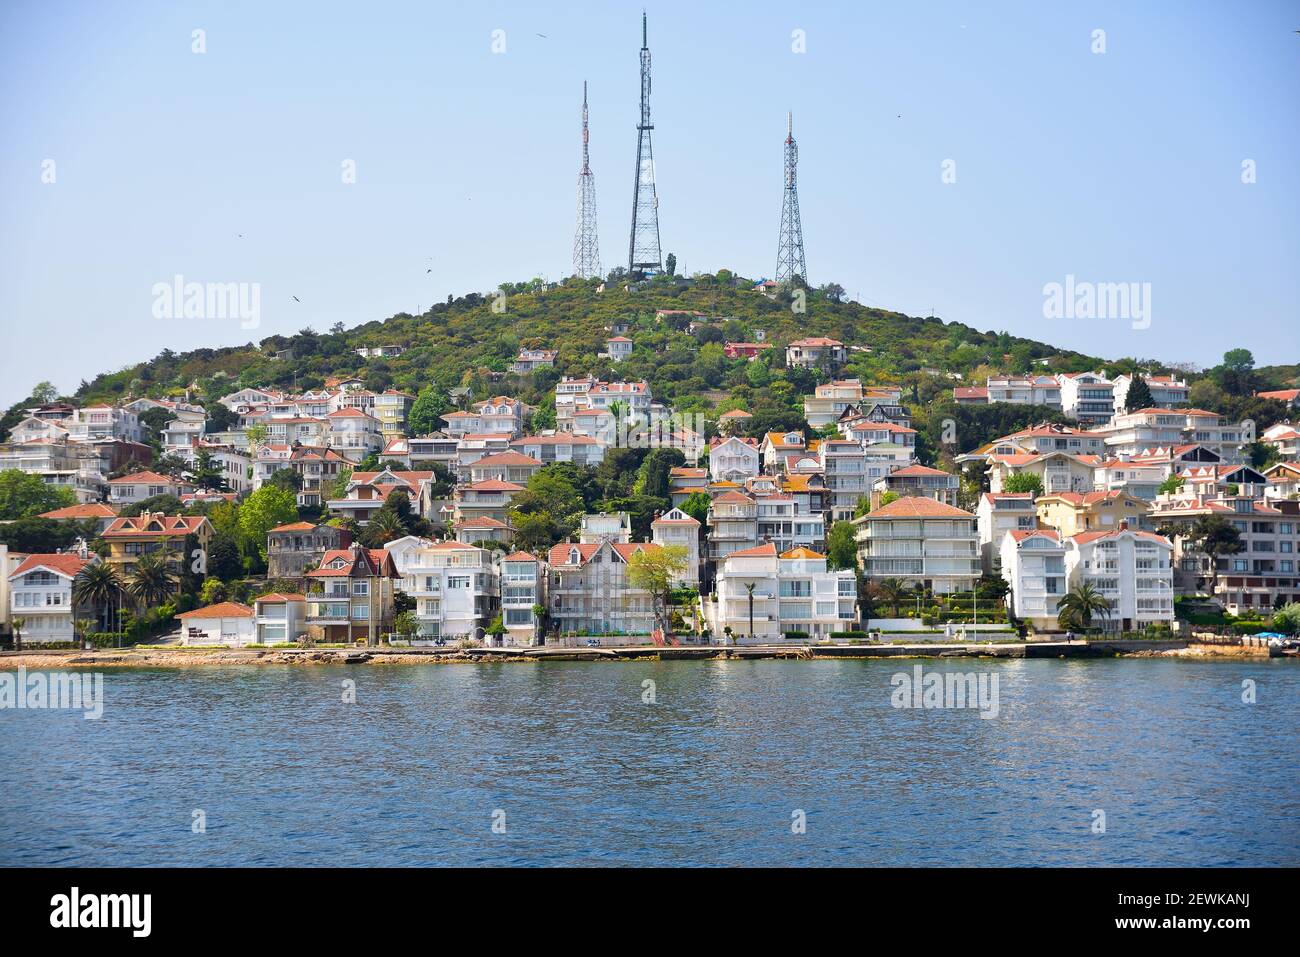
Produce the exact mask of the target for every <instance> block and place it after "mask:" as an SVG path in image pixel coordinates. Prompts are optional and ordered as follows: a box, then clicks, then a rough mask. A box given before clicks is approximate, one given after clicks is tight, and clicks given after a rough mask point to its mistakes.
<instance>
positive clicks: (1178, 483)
mask: <svg viewBox="0 0 1300 957" xmlns="http://www.w3.org/2000/svg"><path fill="white" fill-rule="evenodd" d="M1186 484H1187V480H1186V479H1183V478H1180V477H1179V476H1177V475H1171V476H1169V478H1167V479H1165V480H1164V481H1163V482H1161V483H1160V488H1158V489H1157V490H1156V491H1157V492H1159V493H1160V494H1161V495H1176V494H1178V492H1180V491H1182V488H1183V486H1184V485H1186Z"/></svg>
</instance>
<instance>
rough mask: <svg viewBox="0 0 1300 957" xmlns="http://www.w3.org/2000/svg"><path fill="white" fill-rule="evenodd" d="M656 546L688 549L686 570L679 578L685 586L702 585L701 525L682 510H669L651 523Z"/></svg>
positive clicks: (651, 536) (651, 534)
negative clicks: (674, 546) (673, 546)
mask: <svg viewBox="0 0 1300 957" xmlns="http://www.w3.org/2000/svg"><path fill="white" fill-rule="evenodd" d="M650 538H651V540H652V541H653V542H654V543H655V544H656V545H681V546H683V547H684V548H685V549H686V570H685V571H684V572H683V573H682V574H681V576H680V577H679V578H678V582H679V583H681V584H685V585H698V584H699V583H700V523H699V520H698V519H696V518H693V517H692V516H690V515H687V514H686V513H685V512H683V511H682V510H681V509H680V508H673V509H669V510H668V511H667V512H664V514H662V515H660V516H658V517H656V518H655V519H654V521H652V522H651V523H650Z"/></svg>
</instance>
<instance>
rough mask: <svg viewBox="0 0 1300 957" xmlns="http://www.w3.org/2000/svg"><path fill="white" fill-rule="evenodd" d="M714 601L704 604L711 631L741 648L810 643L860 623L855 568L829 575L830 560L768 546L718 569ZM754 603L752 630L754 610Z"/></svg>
mask: <svg viewBox="0 0 1300 957" xmlns="http://www.w3.org/2000/svg"><path fill="white" fill-rule="evenodd" d="M715 594H716V600H714V601H709V602H708V603H706V606H705V610H706V612H707V613H709V615H710V628H711V629H712V631H713V633H714V635H715V636H717V637H719V638H721V637H722V636H723V635H725V634H727V632H728V629H730V634H731V636H732V638H733V640H734V641H736V643H737V644H759V643H763V642H772V641H781V640H782V639H783V638H784V636H786V635H789V634H798V635H806V636H807V637H809V638H811V639H818V638H825V637H828V636H829V635H830V634H831V633H832V632H837V631H852V630H853V629H854V626H855V625H856V623H857V619H858V614H857V578H856V575H855V574H854V572H853V570H852V569H843V570H841V571H827V568H826V557H825V556H824V555H821V554H819V553H817V552H814V551H812V550H811V549H807V548H796V549H791V550H789V551H786V552H778V551H777V547H776V545H774V544H773V543H771V542H765V543H764V544H762V545H759V546H756V547H754V548H749V549H745V550H744V551H738V552H732V553H731V554H730V555H728V556H727V558H726V559H725V560H724V561H723V562H722V563H721V564H720V565H719V567H718V577H717V589H716V592H715ZM751 596H752V599H753V603H752V604H753V619H752V626H751V618H750V607H751V601H750V599H751Z"/></svg>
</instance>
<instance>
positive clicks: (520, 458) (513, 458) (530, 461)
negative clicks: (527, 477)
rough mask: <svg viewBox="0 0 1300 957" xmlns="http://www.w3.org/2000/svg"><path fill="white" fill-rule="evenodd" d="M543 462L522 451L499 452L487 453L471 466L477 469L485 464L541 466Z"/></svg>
mask: <svg viewBox="0 0 1300 957" xmlns="http://www.w3.org/2000/svg"><path fill="white" fill-rule="evenodd" d="M541 464H542V463H541V462H539V461H537V459H535V458H533V457H532V456H529V455H524V454H523V453H522V452H497V453H495V454H493V455H485V456H483V457H482V458H481V459H479V460H478V461H477V462H471V463H470V466H469V467H470V468H471V469H477V468H482V467H484V466H487V467H488V468H491V467H492V466H495V465H506V466H510V465H536V466H538V467H539V468H540V467H541Z"/></svg>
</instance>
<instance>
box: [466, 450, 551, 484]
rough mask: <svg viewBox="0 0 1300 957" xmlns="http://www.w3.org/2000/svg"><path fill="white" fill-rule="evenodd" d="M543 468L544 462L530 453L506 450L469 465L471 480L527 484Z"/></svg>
mask: <svg viewBox="0 0 1300 957" xmlns="http://www.w3.org/2000/svg"><path fill="white" fill-rule="evenodd" d="M541 468H542V463H541V462H539V461H538V460H537V459H535V458H533V457H532V456H530V455H523V454H522V453H519V452H512V451H505V452H495V453H493V454H492V455H485V456H483V457H482V458H481V459H478V460H477V461H476V462H474V463H473V464H472V465H470V467H469V477H470V481H471V482H487V481H489V480H491V479H496V480H497V481H499V482H514V483H517V484H519V485H527V484H528V480H529V479H530V478H532V477H533V475H534V474H535V473H537V472H538V471H539V470H540V469H541Z"/></svg>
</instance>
